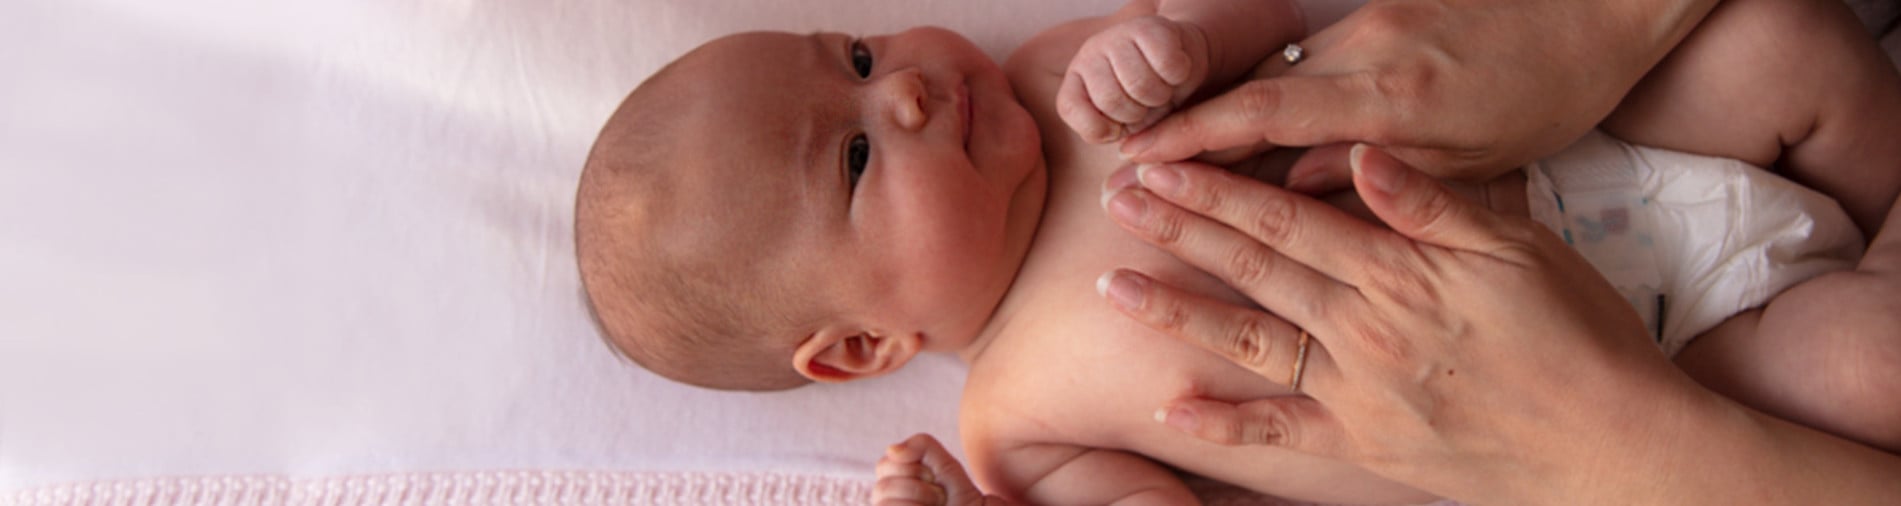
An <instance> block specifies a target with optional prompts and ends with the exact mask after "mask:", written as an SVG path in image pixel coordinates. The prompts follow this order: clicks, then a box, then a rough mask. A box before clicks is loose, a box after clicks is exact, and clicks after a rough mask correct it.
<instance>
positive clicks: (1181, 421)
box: [1155, 408, 1201, 432]
mask: <svg viewBox="0 0 1901 506" xmlns="http://www.w3.org/2000/svg"><path fill="white" fill-rule="evenodd" d="M1155 421H1157V422H1162V423H1165V424H1168V426H1169V427H1174V428H1175V429H1176V430H1180V431H1183V432H1194V431H1195V429H1196V428H1198V427H1200V426H1201V420H1200V419H1198V418H1197V417H1196V416H1195V412H1193V411H1189V410H1186V409H1168V408H1162V409H1158V410H1155Z"/></svg>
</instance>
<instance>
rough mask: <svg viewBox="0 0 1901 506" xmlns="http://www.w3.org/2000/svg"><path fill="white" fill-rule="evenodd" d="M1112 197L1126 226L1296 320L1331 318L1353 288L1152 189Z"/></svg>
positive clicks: (1110, 206) (1109, 205) (1116, 216)
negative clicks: (1329, 314) (1332, 307)
mask: <svg viewBox="0 0 1901 506" xmlns="http://www.w3.org/2000/svg"><path fill="white" fill-rule="evenodd" d="M1111 179H1112V180H1114V179H1115V178H1114V177H1111ZM1106 197H1107V198H1105V199H1104V203H1103V207H1104V208H1106V209H1107V210H1108V212H1109V214H1110V216H1111V218H1112V219H1113V220H1114V221H1116V222H1117V224H1119V225H1121V226H1122V227H1123V228H1125V229H1127V230H1129V231H1130V232H1132V233H1134V234H1135V235H1136V236H1137V237H1140V238H1142V239H1143V240H1145V241H1148V242H1150V243H1152V244H1155V245H1156V246H1157V247H1160V248H1162V249H1163V250H1165V251H1168V252H1169V253H1171V254H1174V255H1175V256H1177V257H1179V258H1181V259H1182V260H1184V261H1186V262H1188V263H1189V264H1191V265H1194V266H1196V267H1198V268H1200V269H1202V270H1204V271H1207V272H1209V273H1212V274H1214V275H1215V276H1216V277H1219V278H1221V279H1222V280H1223V281H1225V282H1227V283H1228V285H1229V286H1233V287H1235V289H1237V290H1240V291H1241V292H1242V293H1244V294H1246V295H1247V296H1248V297H1249V298H1251V299H1253V300H1254V302H1255V303H1257V304H1260V305H1261V306H1262V307H1265V308H1267V309H1268V310H1269V311H1273V312H1274V313H1275V314H1278V315H1282V316H1283V317H1286V318H1289V319H1291V320H1294V321H1296V322H1325V321H1326V320H1327V318H1325V317H1324V315H1323V314H1322V312H1323V311H1324V310H1326V308H1328V307H1329V306H1330V305H1332V304H1331V303H1333V302H1334V301H1339V300H1341V299H1342V298H1343V297H1344V296H1346V295H1348V294H1349V293H1350V291H1351V290H1352V289H1351V288H1350V287H1348V286H1346V285H1343V284H1341V283H1340V282H1339V281H1335V280H1334V279H1332V278H1329V277H1327V276H1326V275H1323V274H1321V273H1319V272H1316V271H1314V270H1313V269H1312V268H1310V267H1308V266H1307V265H1303V264H1302V263H1301V262H1298V261H1295V260H1291V259H1289V258H1287V257H1286V256H1283V255H1281V254H1280V253H1279V252H1276V251H1274V250H1273V249H1272V248H1271V247H1270V246H1269V245H1263V244H1261V242H1260V241H1258V240H1256V239H1253V238H1250V237H1248V236H1247V235H1245V234H1244V233H1242V232H1241V231H1237V230H1235V229H1234V228H1230V227H1227V226H1224V225H1221V224H1219V223H1215V222H1214V221H1212V220H1210V219H1208V218H1207V217H1205V216H1201V215H1198V214H1195V213H1191V212H1188V211H1184V210H1183V209H1182V208H1180V207H1176V206H1174V205H1172V204H1169V203H1168V202H1167V201H1165V200H1162V199H1160V198H1157V197H1155V196H1154V195H1153V194H1151V193H1149V192H1148V191H1145V190H1142V189H1139V188H1128V189H1122V190H1113V193H1111V194H1109V195H1107V196H1106Z"/></svg>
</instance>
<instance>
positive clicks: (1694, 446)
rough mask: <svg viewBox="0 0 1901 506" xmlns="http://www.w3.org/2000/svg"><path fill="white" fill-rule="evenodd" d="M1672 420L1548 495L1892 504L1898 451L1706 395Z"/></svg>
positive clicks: (1898, 495)
mask: <svg viewBox="0 0 1901 506" xmlns="http://www.w3.org/2000/svg"><path fill="white" fill-rule="evenodd" d="M1700 404H1701V406H1699V407H1694V408H1692V409H1690V410H1688V411H1686V412H1685V413H1684V414H1685V415H1686V416H1680V417H1667V418H1666V420H1667V423H1669V424H1671V425H1672V426H1673V427H1674V429H1672V430H1669V431H1660V432H1657V433H1655V434H1656V435H1657V436H1659V437H1657V438H1655V439H1651V440H1648V441H1642V442H1641V444H1640V445H1637V446H1632V447H1630V450H1632V451H1631V452H1629V453H1627V454H1624V458H1622V459H1620V460H1621V461H1603V462H1597V463H1596V465H1597V466H1598V467H1599V469H1597V470H1595V471H1592V472H1589V473H1588V474H1587V475H1589V476H1594V477H1596V478H1597V479H1595V480H1590V481H1595V482H1597V483H1596V484H1597V485H1599V487H1598V488H1597V490H1596V491H1584V492H1581V493H1582V494H1584V495H1583V497H1578V496H1572V497H1570V498H1568V499H1565V498H1551V499H1555V500H1553V501H1547V502H1553V503H1593V504H1668V505H1703V504H1707V505H1731V504H1901V457H1897V456H1895V455H1892V454H1888V453H1883V452H1881V451H1879V450H1875V449H1872V448H1869V447H1867V446H1863V445H1860V444H1857V443H1853V442H1850V441H1847V440H1844V439H1841V438H1837V437H1835V436H1831V435H1828V434H1825V433H1822V432H1819V431H1816V430H1814V429H1810V428H1807V427H1802V426H1799V425H1795V424H1793V423H1789V422H1786V421H1783V420H1781V419H1777V418H1775V417H1772V416H1768V415H1765V414H1762V413H1759V412H1756V411H1754V410H1750V409H1748V408H1745V407H1742V406H1740V405H1738V404H1736V403H1734V402H1730V401H1728V400H1727V399H1722V398H1719V397H1717V396H1715V395H1714V394H1711V395H1710V396H1709V397H1708V398H1706V399H1705V400H1704V401H1702V402H1701V403H1700Z"/></svg>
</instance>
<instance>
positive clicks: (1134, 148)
mask: <svg viewBox="0 0 1901 506" xmlns="http://www.w3.org/2000/svg"><path fill="white" fill-rule="evenodd" d="M1154 145H1155V136H1154V135H1151V134H1148V133H1140V134H1136V135H1135V136H1133V137H1129V138H1127V139H1123V140H1122V149H1120V150H1117V151H1118V153H1119V154H1120V155H1121V156H1122V159H1123V160H1128V159H1131V158H1135V157H1136V156H1138V155H1141V154H1142V153H1144V152H1147V151H1148V150H1149V146H1154Z"/></svg>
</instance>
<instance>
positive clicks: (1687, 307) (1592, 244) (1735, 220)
mask: <svg viewBox="0 0 1901 506" xmlns="http://www.w3.org/2000/svg"><path fill="white" fill-rule="evenodd" d="M1525 175H1526V178H1527V184H1526V187H1525V192H1526V197H1528V203H1529V204H1530V208H1531V215H1532V218H1533V219H1536V220H1538V221H1539V222H1540V223H1544V224H1545V226H1546V227H1548V228H1550V229H1551V230H1552V231H1553V232H1555V233H1557V234H1558V235H1559V236H1560V237H1563V238H1564V240H1565V242H1566V243H1568V244H1570V245H1571V246H1572V247H1573V248H1575V249H1577V250H1578V252H1579V253H1582V254H1583V255H1584V257H1585V259H1587V260H1590V262H1591V265H1592V266H1593V267H1595V268H1597V270H1598V272H1599V273H1602V274H1603V275H1604V277H1605V279H1607V280H1609V281H1610V282H1611V285H1612V286H1615V287H1616V288H1617V289H1618V291H1619V292H1621V293H1623V294H1624V297H1625V298H1626V299H1628V300H1629V301H1630V302H1631V304H1632V306H1633V307H1634V308H1636V309H1637V313H1638V315H1639V316H1642V317H1643V318H1644V322H1645V323H1647V324H1649V327H1650V329H1651V332H1652V335H1653V337H1655V338H1657V340H1658V344H1659V346H1661V347H1662V348H1663V351H1664V353H1666V354H1668V355H1673V356H1674V355H1675V354H1676V353H1677V352H1678V351H1681V350H1682V349H1683V346H1684V345H1686V344H1688V343H1689V342H1690V341H1691V340H1692V339H1694V338H1695V337H1696V335H1697V334H1700V333H1702V332H1703V331H1705V330H1709V329H1710V328H1711V327H1714V326H1716V324H1719V323H1722V322H1723V320H1724V319H1727V318H1729V317H1730V315H1734V314H1736V313H1739V312H1742V311H1744V310H1747V309H1750V308H1753V307H1757V306H1761V305H1762V304H1763V303H1764V302H1767V301H1768V300H1769V299H1770V298H1772V297H1775V295H1776V294H1778V293H1781V292H1782V290H1784V289H1787V288H1788V287H1790V286H1794V285H1795V284H1796V283H1800V282H1802V281H1806V280H1808V279H1809V278H1813V277H1815V276H1819V275H1822V274H1824V273H1828V272H1831V271H1839V270H1848V269H1853V268H1854V266H1855V262H1856V261H1857V260H1858V259H1860V258H1861V253H1862V248H1863V247H1864V246H1865V242H1864V241H1863V239H1862V235H1861V231H1860V229H1857V228H1855V223H1854V222H1853V221H1851V220H1849V218H1848V214H1847V213H1845V212H1843V211H1842V209H1841V206H1840V205H1838V204H1836V202H1835V200H1834V199H1832V198H1829V197H1828V196H1827V195H1823V194H1821V193H1819V192H1816V191H1815V190H1811V189H1809V188H1807V187H1804V186H1802V185H1799V184H1796V183H1795V182H1792V181H1789V180H1787V179H1783V178H1782V177H1781V176H1777V175H1775V174H1774V173H1771V172H1769V171H1766V170H1763V169H1761V168H1758V167H1755V166H1752V165H1749V164H1747V163H1744V162H1742V161H1739V160H1732V159H1727V158H1713V157H1708V156H1700V155H1693V154H1689V153H1682V152H1676V151H1670V150H1664V149H1657V148H1651V147H1644V146H1637V145H1633V144H1629V143H1626V142H1623V141H1621V140H1618V139H1615V138H1613V137H1611V136H1609V135H1605V134H1604V133H1602V132H1595V131H1594V132H1592V133H1590V134H1588V135H1586V136H1585V137H1584V138H1583V139H1580V140H1579V141H1578V142H1577V143H1574V144H1572V145H1571V146H1570V147H1568V148H1565V150H1564V151H1562V152H1559V153H1558V154H1556V155H1553V156H1551V157H1550V158H1546V159H1544V160H1541V161H1539V162H1537V163H1534V164H1532V165H1530V166H1528V167H1526V169H1525ZM1659 318H1661V320H1659Z"/></svg>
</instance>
